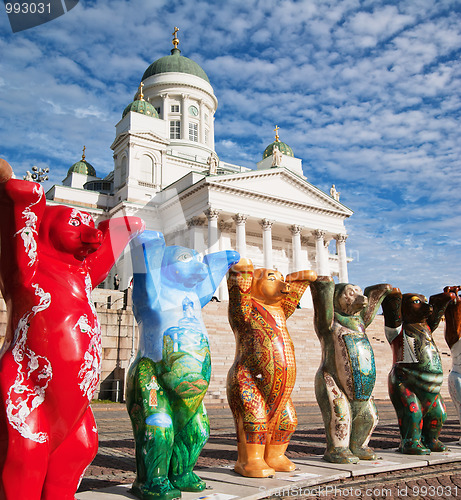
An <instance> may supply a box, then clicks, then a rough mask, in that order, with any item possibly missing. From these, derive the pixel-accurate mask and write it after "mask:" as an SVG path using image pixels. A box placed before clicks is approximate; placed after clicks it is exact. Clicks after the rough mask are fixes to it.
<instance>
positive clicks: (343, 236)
mask: <svg viewBox="0 0 461 500" xmlns="http://www.w3.org/2000/svg"><path fill="white" fill-rule="evenodd" d="M347 236H348V235H347V234H337V235H336V236H335V240H336V241H337V242H338V243H344V242H345V241H346V240H347Z"/></svg>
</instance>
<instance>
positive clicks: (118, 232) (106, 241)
mask: <svg viewBox="0 0 461 500" xmlns="http://www.w3.org/2000/svg"><path fill="white" fill-rule="evenodd" d="M144 228H145V225H144V221H143V220H142V219H140V218H139V217H114V218H112V219H108V220H104V221H102V222H100V223H99V224H98V229H99V230H100V231H101V232H102V243H101V246H100V247H99V248H98V250H97V251H96V252H94V253H92V254H91V255H89V256H88V257H87V258H86V259H85V262H86V265H87V267H88V270H89V272H90V276H91V282H92V285H93V288H94V287H95V286H97V285H99V283H101V281H103V280H104V279H105V278H106V277H107V275H108V274H109V271H110V270H111V268H112V266H113V265H114V263H115V261H116V260H117V259H118V257H119V256H120V254H121V253H122V252H123V249H124V248H125V247H126V245H128V243H129V242H130V240H132V239H133V238H134V237H135V236H137V235H138V234H140V233H142V232H143V231H144Z"/></svg>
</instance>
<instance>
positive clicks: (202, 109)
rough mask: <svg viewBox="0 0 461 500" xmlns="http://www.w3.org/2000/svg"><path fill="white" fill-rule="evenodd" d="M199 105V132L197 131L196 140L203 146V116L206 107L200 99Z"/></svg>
mask: <svg viewBox="0 0 461 500" xmlns="http://www.w3.org/2000/svg"><path fill="white" fill-rule="evenodd" d="M199 105H200V110H199V115H200V130H199V136H198V140H199V142H201V143H202V144H205V114H206V106H205V103H204V102H203V100H202V99H200V101H199Z"/></svg>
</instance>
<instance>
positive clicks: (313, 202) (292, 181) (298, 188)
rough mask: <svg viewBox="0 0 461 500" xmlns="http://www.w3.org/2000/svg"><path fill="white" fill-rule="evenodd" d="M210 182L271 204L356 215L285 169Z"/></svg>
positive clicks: (227, 177) (217, 178) (257, 172)
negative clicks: (282, 203)
mask: <svg viewBox="0 0 461 500" xmlns="http://www.w3.org/2000/svg"><path fill="white" fill-rule="evenodd" d="M208 182H209V183H210V184H212V185H214V186H216V187H219V188H221V189H227V190H229V191H232V190H234V191H235V192H237V191H238V192H240V193H242V192H245V195H246V196H254V197H258V198H262V199H263V198H266V199H267V200H268V202H270V201H271V200H272V201H274V202H277V200H283V202H284V203H285V204H286V203H288V204H294V205H299V206H305V207H306V208H307V207H311V208H313V209H317V210H320V211H329V212H336V213H338V214H342V215H344V216H346V217H348V216H350V215H352V213H353V212H352V211H351V210H350V209H349V208H347V207H346V206H345V205H343V204H342V203H340V202H338V201H336V200H334V199H333V198H332V197H331V196H330V195H328V194H326V193H324V192H323V191H321V190H320V189H318V188H316V187H315V186H313V185H312V184H310V183H309V182H307V181H305V180H304V179H302V178H301V177H299V176H297V175H296V174H293V173H292V172H290V171H288V170H287V169H284V168H282V169H270V170H263V171H252V172H245V173H242V174H232V175H225V176H222V177H213V178H209V179H208ZM242 194H243V193H242Z"/></svg>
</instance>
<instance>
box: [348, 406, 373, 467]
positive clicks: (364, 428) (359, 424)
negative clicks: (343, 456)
mask: <svg viewBox="0 0 461 500" xmlns="http://www.w3.org/2000/svg"><path fill="white" fill-rule="evenodd" d="M350 404H351V410H352V430H351V441H350V449H351V451H352V453H353V454H354V455H355V456H356V457H359V458H360V460H375V459H376V453H375V452H374V451H373V449H372V448H370V447H369V446H368V442H369V441H370V438H371V434H372V433H373V431H374V430H375V427H376V425H377V424H378V411H377V409H376V405H375V402H374V401H373V399H372V398H370V399H368V400H367V401H351V402H350Z"/></svg>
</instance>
